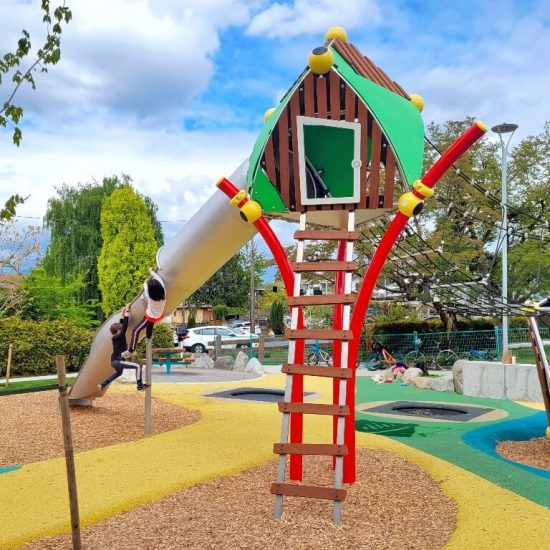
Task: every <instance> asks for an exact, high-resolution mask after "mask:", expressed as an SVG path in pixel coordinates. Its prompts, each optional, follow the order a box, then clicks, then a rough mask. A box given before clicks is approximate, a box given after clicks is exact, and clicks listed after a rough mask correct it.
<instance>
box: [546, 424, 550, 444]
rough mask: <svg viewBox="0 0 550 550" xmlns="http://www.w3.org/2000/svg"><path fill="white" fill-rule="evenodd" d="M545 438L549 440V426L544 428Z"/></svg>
mask: <svg viewBox="0 0 550 550" xmlns="http://www.w3.org/2000/svg"><path fill="white" fill-rule="evenodd" d="M546 439H548V440H549V441H550V426H548V428H546Z"/></svg>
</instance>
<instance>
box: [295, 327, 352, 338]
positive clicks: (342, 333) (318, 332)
mask: <svg viewBox="0 0 550 550" xmlns="http://www.w3.org/2000/svg"><path fill="white" fill-rule="evenodd" d="M285 338H286V339H287V340H298V339H300V338H311V339H313V340H346V341H350V340H353V332H352V331H351V330H336V329H322V328H313V329H309V328H301V329H290V328H286V329H285Z"/></svg>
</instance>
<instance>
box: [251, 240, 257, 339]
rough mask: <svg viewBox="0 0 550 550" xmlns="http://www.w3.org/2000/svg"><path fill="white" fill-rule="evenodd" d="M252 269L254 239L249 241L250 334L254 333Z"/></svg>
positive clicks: (253, 281)
mask: <svg viewBox="0 0 550 550" xmlns="http://www.w3.org/2000/svg"><path fill="white" fill-rule="evenodd" d="M254 279H255V269H254V237H253V238H252V239H250V334H255V333H256V288H255V280H254Z"/></svg>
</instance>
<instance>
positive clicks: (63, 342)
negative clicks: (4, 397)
mask: <svg viewBox="0 0 550 550" xmlns="http://www.w3.org/2000/svg"><path fill="white" fill-rule="evenodd" d="M93 334H94V333H93V331H91V330H87V329H83V328H79V327H76V326H75V325H73V324H72V323H71V322H70V321H67V320H55V321H31V320H23V319H19V318H15V319H10V320H8V321H2V322H1V323H0V372H1V373H2V376H4V375H5V372H6V365H7V357H8V347H9V344H13V351H12V362H11V371H10V377H11V376H13V377H16V376H39V375H44V374H55V372H56V367H55V356H56V355H64V356H65V364H66V367H67V370H68V371H70V372H75V371H77V370H78V368H79V367H80V365H81V364H82V363H84V360H85V359H86V357H87V355H88V352H89V350H90V346H91V343H92V339H93Z"/></svg>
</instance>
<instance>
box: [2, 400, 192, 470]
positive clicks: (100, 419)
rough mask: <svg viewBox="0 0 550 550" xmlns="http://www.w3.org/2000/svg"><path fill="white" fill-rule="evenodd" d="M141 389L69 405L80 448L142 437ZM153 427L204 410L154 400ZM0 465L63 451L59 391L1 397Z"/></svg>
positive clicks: (184, 420)
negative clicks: (90, 404) (91, 403)
mask: <svg viewBox="0 0 550 550" xmlns="http://www.w3.org/2000/svg"><path fill="white" fill-rule="evenodd" d="M143 409H144V402H143V395H142V394H141V393H140V394H138V393H135V394H115V393H113V394H107V395H106V396H105V397H103V398H102V399H97V400H96V401H95V405H94V406H93V407H75V408H72V409H71V427H72V431H73V444H74V449H75V451H76V452H79V451H87V450H89V449H96V448H98V447H106V446H108V445H115V444H117V443H126V442H128V441H134V440H136V439H140V438H141V437H143V418H144V416H143ZM152 409H153V433H160V432H166V431H169V430H174V429H176V428H180V427H182V426H186V425H187V424H192V423H193V422H197V420H198V419H199V418H200V415H199V413H198V412H196V411H190V410H186V409H182V408H181V407H177V406H175V405H172V404H170V403H165V402H164V401H160V400H158V399H155V400H154V404H153V407H152ZM0 434H2V445H0V467H1V466H11V465H21V464H29V463H31V462H37V461H39V460H47V459H50V458H56V457H58V456H63V454H64V450H63V437H61V436H60V434H61V416H60V414H59V407H58V394H57V392H56V391H49V392H37V393H26V394H17V395H7V396H2V397H0Z"/></svg>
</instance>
